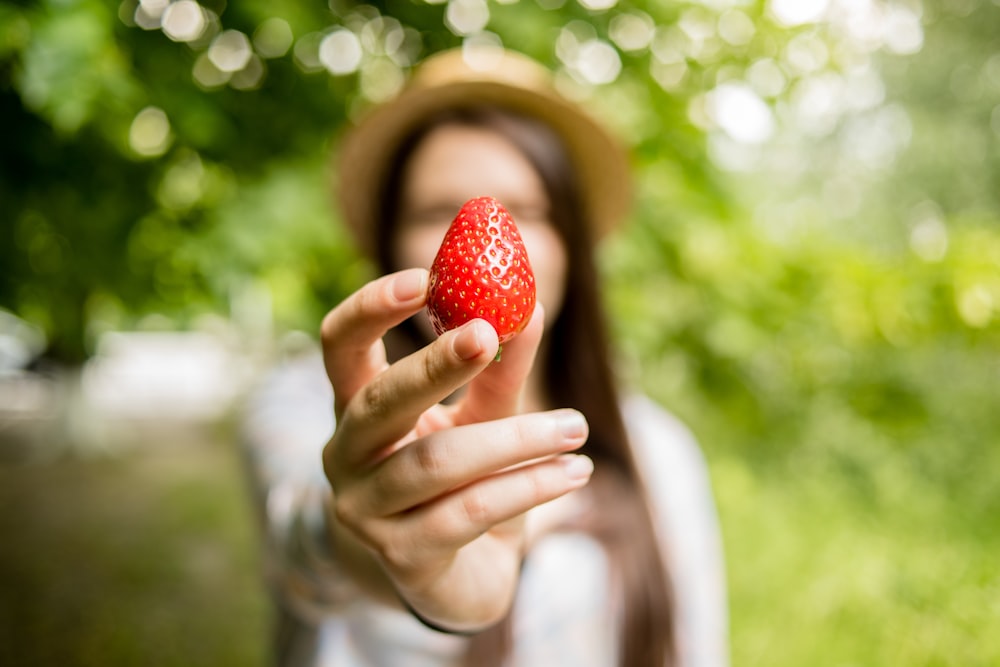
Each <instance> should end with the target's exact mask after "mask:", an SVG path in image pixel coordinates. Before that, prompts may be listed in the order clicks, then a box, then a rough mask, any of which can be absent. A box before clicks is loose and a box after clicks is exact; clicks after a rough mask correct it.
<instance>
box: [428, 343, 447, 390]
mask: <svg viewBox="0 0 1000 667" xmlns="http://www.w3.org/2000/svg"><path fill="white" fill-rule="evenodd" d="M435 350H436V348H434V347H431V348H430V349H429V350H428V351H429V352H431V353H430V354H425V355H424V356H423V359H422V362H423V363H422V371H423V374H424V377H425V378H426V379H427V380H428V382H430V383H432V384H434V383H436V382H437V381H439V380H441V379H442V378H443V377H445V376H446V375H447V370H448V362H447V359H446V357H445V355H442V354H434V353H433V352H434V351H435Z"/></svg>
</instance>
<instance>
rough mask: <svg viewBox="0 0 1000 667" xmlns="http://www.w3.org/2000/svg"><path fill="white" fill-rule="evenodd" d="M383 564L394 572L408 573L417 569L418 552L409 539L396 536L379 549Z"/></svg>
mask: <svg viewBox="0 0 1000 667" xmlns="http://www.w3.org/2000/svg"><path fill="white" fill-rule="evenodd" d="M377 553H378V555H379V558H380V559H381V560H382V562H383V563H384V564H385V565H386V566H387V567H388V568H389V569H391V570H392V571H394V572H408V571H411V570H413V569H414V568H415V567H416V558H415V556H416V553H417V550H416V548H415V547H414V545H413V544H412V543H411V542H410V540H409V539H404V538H403V536H401V535H398V534H397V535H396V537H395V539H391V540H387V541H386V542H385V543H383V544H382V545H381V546H380V547H378V549H377Z"/></svg>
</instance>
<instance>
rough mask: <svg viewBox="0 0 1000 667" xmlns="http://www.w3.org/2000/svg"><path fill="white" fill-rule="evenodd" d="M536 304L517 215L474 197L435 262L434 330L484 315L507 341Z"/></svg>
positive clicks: (430, 295) (431, 291)
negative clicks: (516, 220) (513, 215)
mask: <svg viewBox="0 0 1000 667" xmlns="http://www.w3.org/2000/svg"><path fill="white" fill-rule="evenodd" d="M534 309H535V274H534V273H533V272H532V270H531V264H529V263H528V254H527V252H525V250H524V242H523V241H522V240H521V234H520V232H518V231H517V226H516V225H515V224H514V219H513V218H512V217H511V216H510V213H508V212H507V209H506V208H504V207H503V205H502V204H501V203H500V202H498V201H497V200H496V199H493V198H492V197H479V198H477V199H470V200H469V201H467V202H466V203H465V205H463V206H462V208H461V209H460V210H459V212H458V215H457V216H455V219H454V220H453V221H452V223H451V226H450V227H449V228H448V232H447V233H446V234H445V236H444V240H443V241H442V242H441V247H440V248H439V249H438V252H437V257H435V258H434V263H433V264H432V265H431V276H430V287H429V289H428V294H427V312H428V314H429V315H430V318H431V323H432V324H433V325H434V330H435V331H436V332H437V333H438V335H441V334H442V333H444V332H445V331H448V330H449V329H454V328H456V327H459V326H461V325H462V324H465V323H466V322H468V321H469V320H472V319H475V318H482V319H484V320H486V321H487V322H489V323H490V324H492V325H493V328H494V329H496V332H497V336H498V337H499V339H500V343H501V344H503V343H505V342H507V341H508V340H510V339H511V338H513V337H514V336H516V335H517V334H518V333H520V331H521V330H522V329H523V328H524V327H525V325H526V324H527V323H528V320H529V319H531V313H532V311H534ZM497 356H498V357H499V353H498V355H497Z"/></svg>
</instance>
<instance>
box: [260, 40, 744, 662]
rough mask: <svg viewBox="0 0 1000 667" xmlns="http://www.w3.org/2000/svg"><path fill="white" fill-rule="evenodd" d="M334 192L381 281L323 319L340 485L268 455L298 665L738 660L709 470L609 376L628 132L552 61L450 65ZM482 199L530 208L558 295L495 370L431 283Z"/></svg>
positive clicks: (364, 125)
mask: <svg viewBox="0 0 1000 667" xmlns="http://www.w3.org/2000/svg"><path fill="white" fill-rule="evenodd" d="M339 183H340V187H339V190H338V193H339V198H338V199H339V203H340V205H341V206H342V207H343V210H344V213H345V218H346V220H347V222H348V224H349V225H350V227H351V229H352V230H353V231H354V233H355V235H356V237H357V239H358V241H359V244H360V245H361V247H362V248H363V249H364V250H365V251H366V252H368V253H369V254H370V255H371V256H372V257H373V258H374V259H375V260H376V262H377V265H378V268H379V270H380V273H381V274H382V277H381V278H379V279H377V280H375V281H373V282H371V283H369V284H368V285H365V286H364V287H362V288H361V289H360V290H359V291H358V292H357V293H355V294H354V295H352V296H351V297H349V298H348V299H346V300H345V301H344V302H343V303H342V304H340V305H338V306H337V307H336V308H334V309H333V310H332V311H331V312H330V313H329V314H328V315H327V317H326V318H325V319H324V322H323V325H322V342H323V361H324V367H325V370H326V375H327V377H328V379H329V381H330V384H331V385H332V389H333V404H334V406H335V409H334V412H335V417H336V428H335V429H334V434H333V437H332V438H331V439H330V440H329V442H328V443H327V445H326V447H325V448H324V451H323V455H322V460H323V472H325V479H318V476H317V475H315V472H316V471H315V468H314V469H313V471H311V472H310V471H306V472H305V473H301V474H300V473H297V472H292V471H288V472H285V473H277V474H275V473H274V472H273V470H272V468H273V467H274V466H273V464H272V465H268V463H267V462H268V461H274V460H284V461H285V462H286V464H287V462H288V461H290V460H293V459H297V457H296V456H294V452H293V451H292V450H297V449H299V448H297V447H293V446H292V445H291V444H290V440H291V436H290V435H289V433H288V431H287V430H283V431H282V432H281V433H277V434H275V435H273V436H272V437H271V438H260V437H257V438H251V445H252V449H251V453H252V454H253V457H252V459H251V460H252V461H254V462H257V463H258V470H260V471H261V472H260V473H259V476H258V480H259V481H260V483H261V486H262V488H263V489H265V491H266V492H267V494H268V495H267V496H266V509H267V513H266V515H265V516H266V518H267V520H268V523H269V526H270V527H271V529H272V532H271V537H272V541H271V544H272V546H273V550H274V553H275V554H277V555H278V557H277V558H275V560H274V567H273V569H272V571H273V572H274V575H275V576H274V582H275V584H276V586H275V590H276V591H277V592H278V594H279V598H278V599H279V603H280V604H279V609H280V610H281V619H282V623H281V633H280V635H279V653H280V660H279V662H280V663H281V664H287V665H305V664H330V665H368V664H387V665H395V664H400V665H421V664H426V665H452V664H463V662H464V664H470V665H500V664H514V665H555V664H559V665H563V664H565V665H575V666H576V665H615V664H620V665H627V666H629V667H634V666H643V665H719V664H725V663H726V640H725V601H724V592H723V585H722V575H721V556H720V553H719V542H718V535H717V526H716V523H715V516H714V508H713V506H712V501H711V497H710V492H709V490H708V484H707V478H706V475H705V471H704V466H703V463H702V461H701V458H700V454H699V452H698V450H697V447H696V445H695V444H694V443H693V442H692V441H691V439H690V437H689V436H688V434H687V432H686V431H685V430H684V429H683V428H682V427H680V426H679V424H678V423H677V422H676V421H675V420H673V419H672V418H670V417H669V416H668V415H666V414H665V413H664V412H663V411H662V410H660V409H659V408H658V407H656V406H654V405H653V404H652V403H651V402H649V401H648V400H647V399H644V398H642V397H636V396H633V397H628V398H626V397H623V396H622V395H621V394H620V393H619V390H618V388H617V387H616V384H615V377H614V374H613V371H612V368H611V360H610V354H609V348H608V341H607V332H606V327H605V323H604V320H603V315H602V313H601V307H600V305H601V302H600V295H599V291H598V276H597V272H596V269H595V265H594V257H593V243H594V241H595V240H596V239H597V238H598V237H600V236H601V235H603V234H604V233H606V232H607V231H608V230H609V229H610V228H612V227H613V226H614V225H615V224H616V223H617V222H618V221H619V220H620V219H621V217H622V216H623V214H624V211H625V208H626V205H627V200H628V172H627V162H626V160H625V158H624V156H623V154H622V152H621V151H620V150H619V149H618V148H617V144H616V143H615V142H614V141H613V139H612V138H611V137H610V136H609V135H608V134H607V133H606V132H605V131H604V130H603V129H602V128H601V127H600V126H599V125H597V124H595V123H594V122H593V121H592V120H591V119H590V118H589V117H588V116H587V115H586V114H585V113H583V112H582V111H581V110H580V109H578V108H577V107H576V106H574V105H571V104H569V103H568V102H566V101H565V100H563V99H562V98H560V97H559V96H557V95H556V94H555V93H554V92H553V91H552V89H551V88H550V87H549V81H548V78H547V74H546V72H545V71H544V70H543V69H542V68H540V67H539V66H537V65H536V64H534V63H533V62H531V61H528V60H527V59H524V58H523V57H521V56H517V55H515V54H513V53H504V54H502V55H501V56H497V55H496V54H494V55H493V56H492V58H490V59H489V61H488V62H484V61H482V60H475V59H471V58H470V57H469V54H463V53H462V52H461V51H453V52H446V53H443V54H438V55H436V56H434V57H432V58H431V59H429V60H428V61H427V62H425V63H424V64H423V65H422V67H421V68H420V69H419V70H418V72H417V74H416V75H415V76H414V78H413V80H412V82H411V84H410V86H409V87H408V88H407V90H406V91H404V92H403V93H402V94H401V95H400V97H399V98H398V99H397V100H395V101H394V102H391V103H389V104H387V105H384V106H383V107H381V108H380V109H377V110H376V111H374V112H373V113H372V114H371V115H370V116H369V117H368V118H366V119H365V120H363V121H362V122H361V124H360V125H359V126H358V127H356V128H354V129H353V131H352V132H351V133H350V134H349V135H348V137H347V138H346V140H345V142H344V145H343V148H342V151H341V160H340V172H339ZM481 195H490V196H493V197H496V198H497V199H498V200H500V201H501V202H502V203H504V204H505V206H507V208H508V209H509V210H510V211H511V213H512V215H513V217H514V219H515V221H516V222H517V224H518V227H519V229H520V231H521V233H522V236H523V237H524V239H525V245H526V247H527V250H528V255H529V258H530V260H531V263H532V265H533V267H534V269H535V274H536V281H537V285H538V301H539V303H540V304H541V308H539V309H537V310H536V314H535V316H534V317H533V318H532V320H531V322H530V323H529V325H528V327H527V329H525V331H524V332H522V333H521V334H520V335H519V336H518V337H517V338H515V339H514V340H512V341H510V342H508V343H506V344H505V345H504V356H503V361H502V362H501V363H493V362H492V360H493V358H494V356H495V353H496V351H497V345H498V343H497V338H496V333H495V332H494V331H493V330H492V328H491V327H490V326H489V325H488V324H486V323H485V322H483V321H479V320H477V321H473V322H471V323H469V324H467V325H465V326H464V327H461V328H460V329H457V330H455V331H451V332H447V333H445V334H444V335H442V336H441V337H440V338H435V337H434V336H433V334H432V332H431V330H430V327H429V324H428V323H427V319H426V316H425V315H423V308H424V305H425V295H426V290H427V271H426V267H428V266H430V263H431V261H432V259H433V257H434V254H435V252H436V250H437V246H438V244H439V243H440V240H441V238H442V237H443V235H444V230H445V229H446V228H447V226H448V224H449V223H450V221H451V218H452V217H453V216H454V215H455V213H456V212H457V211H458V208H459V207H460V206H461V204H462V203H463V202H464V201H466V200H467V199H470V198H472V197H475V196H481ZM412 267H422V268H412ZM300 386H301V385H300ZM303 391H304V390H303ZM311 395H312V396H324V397H325V399H326V400H329V390H328V389H327V390H326V391H325V392H313V393H312V394H311ZM303 396H304V394H303ZM264 400H265V402H266V400H267V399H264ZM296 405H297V409H298V410H302V411H304V410H305V409H306V408H305V403H303V402H302V401H301V400H299V401H297V402H296ZM283 415H284V417H286V418H287V417H288V416H289V415H288V413H287V412H286V413H283ZM280 420H281V417H279V418H278V419H276V420H274V421H272V422H268V424H267V425H269V426H270V427H271V428H272V429H273V428H274V427H275V425H276V424H277V422H279V421H280ZM295 423H297V424H298V425H299V426H301V425H302V424H303V423H304V422H303V420H302V419H301V416H300V417H297V418H296V419H295ZM258 426H260V421H258ZM259 430H260V429H259V428H258V431H259ZM304 439H305V438H304V436H303V440H304ZM266 440H270V442H271V443H273V444H272V445H266V444H265V445H261V444H260V443H261V442H263V441H266ZM282 440H284V443H282ZM254 441H256V443H257V444H256V445H255V444H254ZM302 449H305V450H308V447H307V446H306V447H303V448H302ZM303 460H306V461H308V460H307V459H305V458H304V457H303ZM315 460H316V459H313V460H312V461H310V462H307V463H306V464H303V465H308V463H313V464H314V462H315ZM260 462H263V464H261V463H260ZM317 467H318V466H317ZM310 478H311V479H312V480H313V481H312V482H309V481H308V480H309V479H310Z"/></svg>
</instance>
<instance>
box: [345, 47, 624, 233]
mask: <svg viewBox="0 0 1000 667" xmlns="http://www.w3.org/2000/svg"><path fill="white" fill-rule="evenodd" d="M482 104H489V105H493V104H495V105H497V106H499V107H503V108H506V109H509V110H511V111H515V112H519V113H523V114H525V115H528V116H532V117H535V118H538V119H539V120H542V121H544V122H546V123H547V124H549V125H550V126H551V127H553V128H554V129H555V131H556V132H557V133H558V134H559V135H560V137H561V138H562V140H563V142H564V143H565V145H566V147H567V148H568V150H569V153H570V157H571V159H572V162H573V163H574V165H575V167H576V169H577V171H578V176H579V178H580V180H581V186H582V192H583V197H584V200H585V201H584V205H585V206H587V207H588V212H589V214H590V218H591V219H592V220H593V221H594V225H595V229H594V230H593V232H594V236H595V237H596V238H600V237H602V236H604V235H605V234H606V233H607V232H609V231H611V230H612V229H614V228H615V227H616V226H617V225H618V224H619V223H621V222H622V220H623V219H624V217H625V215H626V213H627V212H628V208H629V204H630V200H631V178H630V171H629V163H628V156H627V154H626V153H625V150H624V149H623V147H622V145H621V144H620V143H619V142H618V141H617V140H616V139H615V138H614V137H613V136H611V135H610V134H609V133H608V131H607V130H606V129H605V128H604V126H602V125H601V124H600V123H598V122H597V121H596V120H594V119H593V118H592V117H590V116H589V115H588V114H587V113H586V112H585V111H584V110H583V109H581V108H580V107H579V106H578V105H576V104H574V103H572V102H570V101H568V100H567V99H566V98H564V97H562V96H561V95H559V94H558V93H557V92H556V90H555V89H554V88H553V86H552V76H551V73H550V72H549V71H548V70H547V69H546V68H545V67H543V66H542V65H540V64H539V63H537V62H535V61H534V60H531V59H529V58H528V57H526V56H524V55H521V54H519V53H515V52H512V51H507V50H500V49H491V50H490V51H489V52H483V53H476V52H474V51H470V50H469V49H466V50H463V49H454V50H449V51H443V52H440V53H437V54H435V55H433V56H430V57H429V58H427V59H426V60H424V61H423V63H422V64H421V65H419V66H418V67H417V68H416V69H415V71H414V74H413V76H412V77H411V79H410V81H409V82H408V84H407V86H406V87H405V88H404V90H403V92H401V93H400V94H399V95H398V96H397V97H396V98H394V99H393V100H391V101H389V102H387V103H386V104H383V105H382V106H379V107H376V108H375V109H373V110H372V111H371V112H370V113H368V114H367V115H366V116H365V117H364V118H362V119H361V121H360V122H359V123H358V125H356V126H355V127H354V128H352V129H351V130H350V131H349V132H348V134H347V136H346V137H345V138H344V142H343V143H342V144H341V150H340V155H339V163H340V164H339V170H338V171H339V174H338V175H339V179H340V185H339V191H338V193H337V196H338V199H339V204H340V207H341V209H342V211H343V214H344V218H345V220H346V222H347V225H348V227H349V228H350V229H351V230H352V232H353V233H354V235H355V237H356V238H357V240H358V241H359V243H360V244H361V247H362V248H363V249H364V250H365V251H367V252H372V251H373V250H374V248H373V246H374V244H375V239H374V238H373V230H374V228H375V211H376V209H375V203H376V199H377V198H378V196H379V187H380V185H381V183H382V181H383V179H384V177H385V174H386V171H387V168H388V166H389V161H390V160H391V159H392V156H393V155H394V154H395V152H396V149H397V148H398V147H399V145H400V144H401V143H402V142H403V141H404V140H405V138H406V137H407V135H408V134H409V133H410V132H412V131H413V130H414V129H416V128H417V127H418V126H420V125H421V124H422V123H423V122H424V121H425V120H427V119H428V118H429V117H431V116H433V115H434V114H436V113H438V112H440V111H445V110H447V109H455V108H461V107H466V106H472V105H482Z"/></svg>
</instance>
